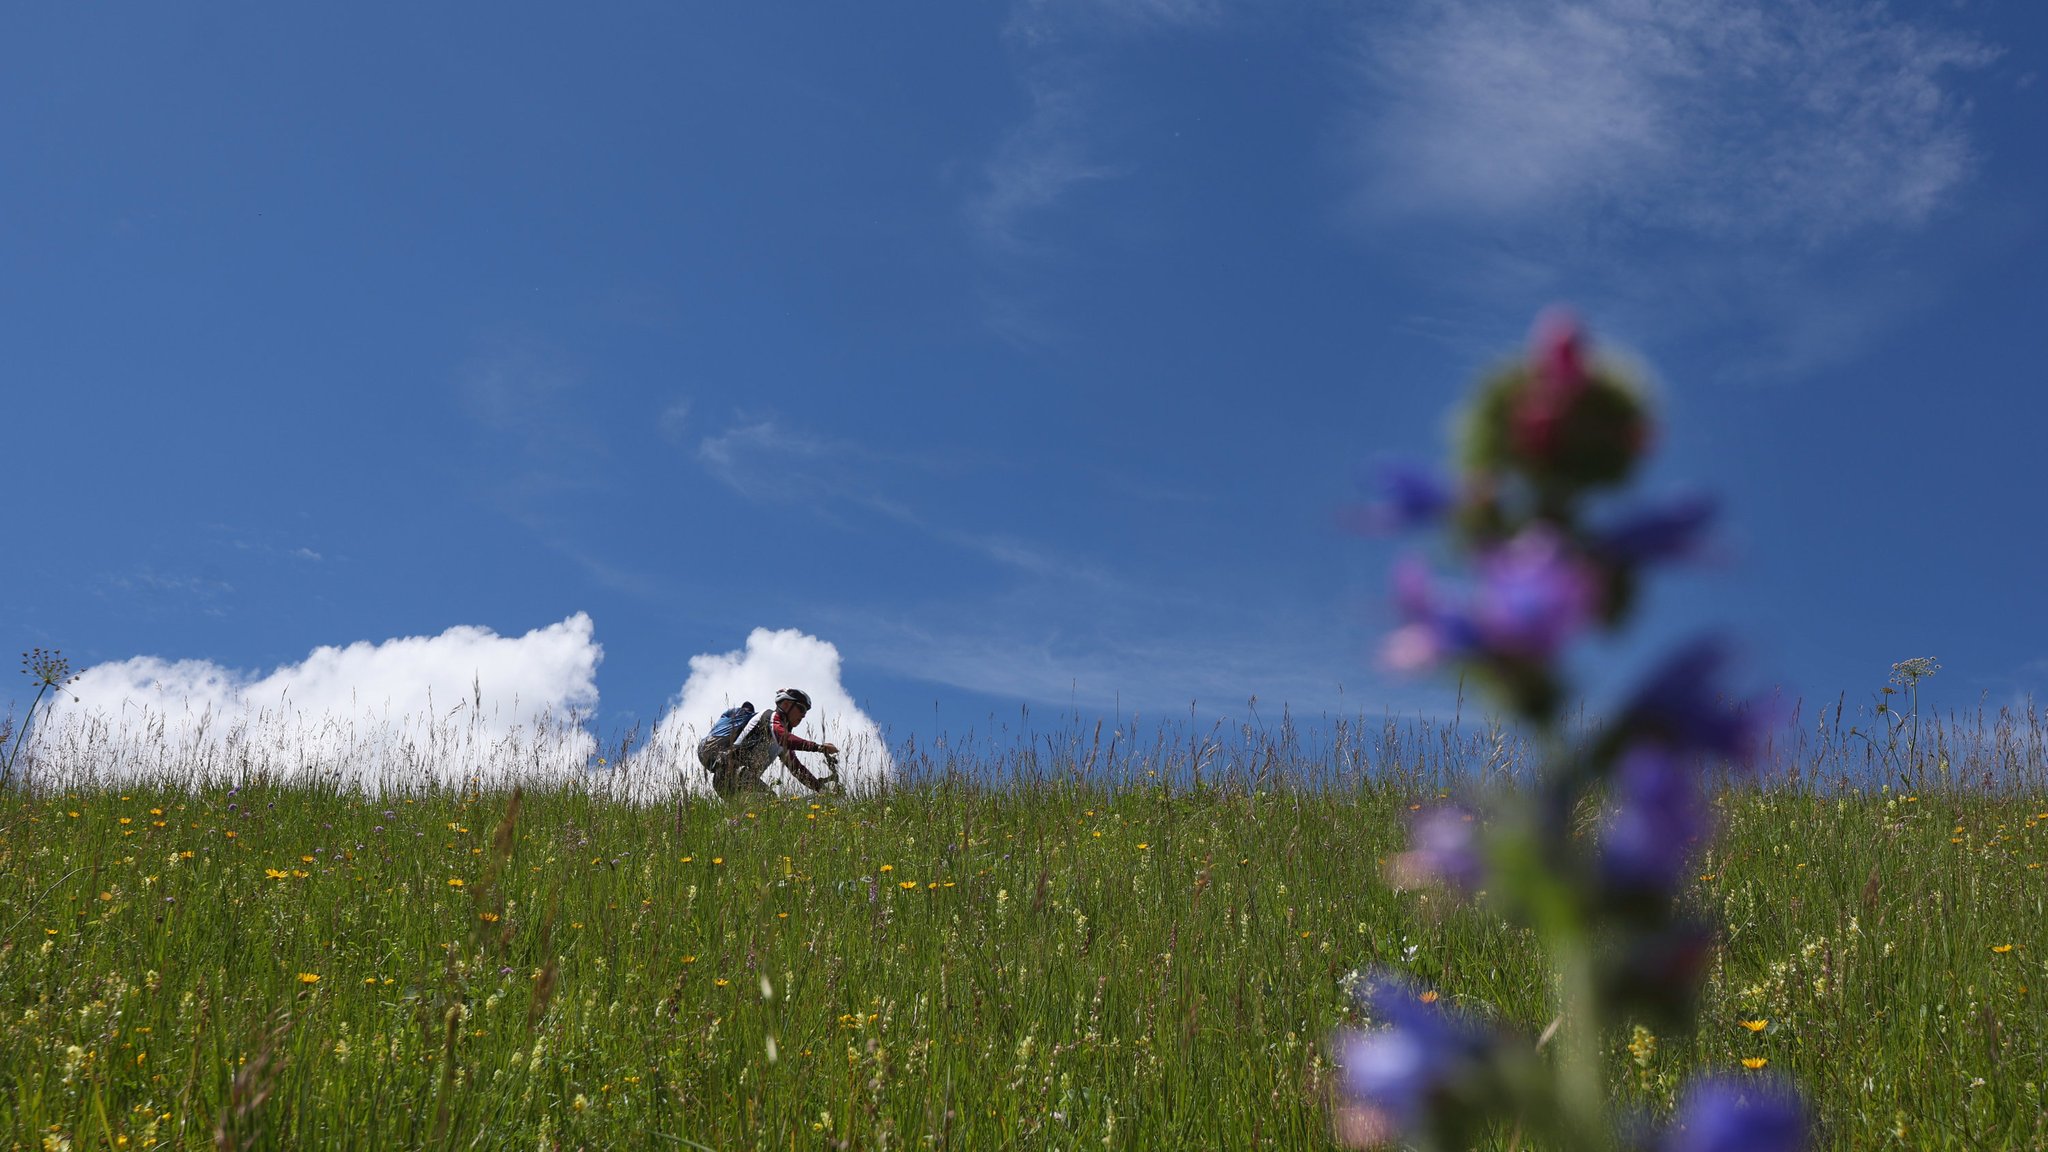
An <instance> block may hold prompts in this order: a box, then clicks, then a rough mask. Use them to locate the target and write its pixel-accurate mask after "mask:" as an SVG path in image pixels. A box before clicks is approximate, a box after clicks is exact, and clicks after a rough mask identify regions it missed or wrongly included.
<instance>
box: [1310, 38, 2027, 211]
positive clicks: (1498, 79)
mask: <svg viewBox="0 0 2048 1152" xmlns="http://www.w3.org/2000/svg"><path fill="white" fill-rule="evenodd" d="M1358 37H1359V42H1360V46H1359V49H1358V52H1357V57H1356V60H1357V65H1358V70H1359V77H1360V79H1361V80H1362V81H1363V82H1364V83H1363V86H1362V98H1361V101H1360V104H1359V107H1358V110H1357V118H1356V120H1355V121H1354V131H1353V133H1352V136H1351V139H1352V140H1353V144H1354V146H1355V149H1356V152H1355V158H1356V160H1357V162H1358V173H1359V179H1360V196H1361V203H1362V206H1364V207H1365V208H1366V209H1368V210H1370V211H1376V212H1391V213H1396V214H1402V215H1424V216H1455V217H1463V218H1473V219H1480V220H1492V221H1502V220H1507V221H1512V220H1515V219H1519V218H1525V217H1528V216H1556V215H1560V214H1563V215H1572V216H1581V217H1585V216H1597V217H1599V218H1601V219H1602V220H1604V221H1607V222H1609V223H1610V224H1619V225H1622V226H1633V227H1642V228H1673V229H1680V230H1685V231H1692V232H1698V233H1704V234H1708V235H1712V236H1717V237H1733V238H1739V239H1752V238H1758V237H1771V238H1776V239H1786V238H1790V239H1793V240H1797V241H1800V242H1805V243H1821V242H1825V241H1828V240H1830V239H1834V238H1837V237H1839V236H1842V235H1844V234H1846V233H1850V232H1854V231H1857V230H1860V229H1865V228H1871V227H1911V226H1914V225H1917V224H1919V223H1921V222H1923V221H1925V220H1926V219H1927V218H1928V217H1929V216H1930V215H1932V214H1933V213H1935V212H1937V211H1938V210H1940V209H1941V208H1942V207H1943V206H1945V205H1946V204H1947V203H1948V202H1949V201H1950V199H1951V197H1952V195H1953V194H1954V192H1955V191H1956V190H1957V189H1958V188H1959V187H1960V186H1962V184H1963V183H1964V182H1965V181H1966V180H1967V179H1968V178H1969V175H1970V173H1971V170H1972V168H1973V166H1974V164H1975V162H1976V159H1977V158H1976V153H1975V149H1974V147H1973V145H1972V143H1971V140H1970V134H1969V124H1968V113H1969V100H1968V98H1967V96H1965V95H1964V94H1963V93H1962V92H1961V91H1960V90H1959V89H1958V87H1957V83H1956V81H1957V79H1958V77H1959V76H1960V75H1961V74H1962V73H1964V72H1967V71H1969V70H1972V69H1976V68H1979V67H1982V66H1983V65H1985V64H1987V63H1989V62H1990V61H1991V60H1992V59H1994V58H1995V56H1996V51H1995V50H1994V49H1993V48H1991V47H1989V46H1987V45H1985V44H1983V43H1981V42H1980V41H1978V40H1977V39H1975V38H1973V37H1970V36H1968V35H1965V34H1962V33H1957V32H1951V31H1946V30H1942V29H1939V28H1935V27H1932V26H1930V25H1928V24H1925V23H1920V22H1915V21H1912V20H1908V19H1905V18H1903V17H1900V16H1897V15H1895V14H1893V13H1892V12H1891V11H1890V10H1889V9H1888V8H1886V7H1885V6H1883V5H1880V4H1860V3H1859V4H1844V3H1821V2H1818V0H1768V2H1767V0H1691V2H1688V3H1682V4H1681V3H1668V2H1664V0H1581V2H1573V3H1566V2H1563V0H1541V2H1535V3H1530V2H1526V0H1513V2H1511V0H1455V2H1451V3H1432V4H1427V5H1420V6H1416V7H1413V8H1411V9H1409V10H1407V12H1406V13H1405V14H1404V15H1402V16H1400V17H1398V18H1393V19H1375V20H1373V21H1371V22H1370V23H1369V24H1366V25H1363V26H1361V27H1360V28H1359V30H1358Z"/></svg>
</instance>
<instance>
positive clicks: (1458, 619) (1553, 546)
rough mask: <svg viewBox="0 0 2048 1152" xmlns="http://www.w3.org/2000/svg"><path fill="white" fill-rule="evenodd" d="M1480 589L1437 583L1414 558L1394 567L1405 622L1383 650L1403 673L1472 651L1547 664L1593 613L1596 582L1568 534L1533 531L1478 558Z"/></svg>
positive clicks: (1396, 601)
mask: <svg viewBox="0 0 2048 1152" xmlns="http://www.w3.org/2000/svg"><path fill="white" fill-rule="evenodd" d="M1477 567H1478V569H1479V585H1478V588H1477V589H1476V590H1475V591H1474V592H1473V593H1472V594H1471V595H1469V596H1467V597H1459V596H1456V595H1454V594H1452V593H1451V592H1449V591H1447V590H1445V589H1442V588H1439V587H1437V585H1436V583H1435V581H1434V579H1433V577H1432V576H1431V575H1430V572H1429V567H1428V566H1427V565H1426V564H1424V563H1423V562H1422V561H1421V560H1419V559H1417V558H1415V557H1413V556H1409V557H1404V558H1402V559H1401V560H1399V561H1398V562H1396V563H1395V565H1394V606H1395V609H1396V610H1397V611H1398V612H1399V613H1400V614H1401V617H1402V620H1403V624H1402V625H1401V627H1400V628H1398V629H1396V630H1395V631H1394V632H1393V633H1392V634H1391V635H1389V636H1388V637H1387V641H1386V645H1385V647H1384V648H1383V649H1382V651H1381V658H1382V659H1383V660H1384V661H1385V662H1386V664H1387V665H1388V666H1389V667H1391V668H1394V669H1396V670H1398V671H1403V672H1412V671H1421V670H1426V669H1428V668H1431V667H1434V666H1435V665H1437V664H1440V663H1442V662H1443V661H1445V660H1452V659H1458V658H1461V657H1466V656H1472V655H1481V654H1483V655H1491V656H1504V657H1511V658H1514V659H1519V660H1531V661H1542V660H1548V659H1550V658H1551V657H1553V656H1555V655H1556V654H1557V652H1558V650H1559V649H1561V648H1563V647H1564V645H1565V644H1566V643H1568V642H1569V641H1570V640H1571V639H1572V638H1573V637H1574V636H1576V635H1578V633H1579V632H1581V631H1582V630H1584V628H1585V627H1586V625H1587V623H1588V622H1589V621H1591V619H1592V617H1593V609H1594V606H1595V604H1596V603H1597V595H1598V591H1599V588H1598V584H1597V581H1596V579H1595V577H1594V574H1593V572H1592V571H1591V570H1590V569H1589V568H1588V567H1587V566H1586V564H1584V563H1583V562H1582V561H1581V560H1580V559H1579V558H1578V557H1577V556H1575V555H1573V553H1572V551H1571V549H1570V547H1569V546H1568V545H1567V544H1566V542H1565V540H1564V538H1563V537H1562V536H1560V535H1558V534H1557V533H1556V532H1555V531H1553V530H1551V529H1550V528H1547V527H1544V526H1541V525H1539V526H1537V527H1534V528H1530V529H1528V530H1526V531H1524V532H1522V533H1521V534H1520V535H1518V536H1516V537H1515V538H1514V539H1512V540H1510V541H1508V542H1507V543H1506V544H1503V545H1501V546H1500V547H1498V548H1495V549H1492V550H1491V551H1489V552H1487V553H1485V554H1484V555H1482V556H1480V557H1479V560H1478V562H1477Z"/></svg>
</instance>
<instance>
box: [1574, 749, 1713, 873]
mask: <svg viewBox="0 0 2048 1152" xmlns="http://www.w3.org/2000/svg"><path fill="white" fill-rule="evenodd" d="M1614 798H1615V801H1616V807H1615V811H1614V814H1613V815H1612V816H1611V817H1609V819H1608V822H1607V828H1606V830H1605V831H1604V832H1602V833H1601V836H1600V872H1601V876H1602V877H1603V878H1604V879H1605V880H1606V881H1607V883H1608V884H1609V885H1611V886H1612V887H1614V888H1616V889H1618V890H1620V891H1624V892H1670V891H1673V890H1675V889H1676V888H1677V887H1678V886H1679V883H1680V881H1682V880H1683V879H1684V877H1685V866H1686V862H1687V861H1688V860H1689V859H1691V857H1692V853H1693V848H1694V845H1695V844H1696V843H1697V842H1698V841H1699V840H1700V839H1702V838H1703V837H1705V836H1706V834H1707V828H1708V825H1707V812H1706V805H1705V804H1704V803H1703V802H1702V801H1701V797H1700V792H1699V785H1698V784H1697V783H1696V782H1695V781H1694V780H1693V777H1692V774H1691V773H1689V772H1687V771H1686V770H1685V769H1684V768H1683V767H1682V766H1680V765H1679V763H1678V762H1677V761H1676V760H1675V759H1673V758H1672V756H1671V753H1670V752H1669V751H1667V750H1665V749H1664V748H1661V747H1658V746H1656V745H1654V744H1646V745H1638V746H1636V747H1635V748H1632V749H1630V750H1629V752H1628V754H1627V755H1625V756H1623V757H1622V759H1621V762H1620V763H1619V764H1617V765H1616V766H1615V769H1614Z"/></svg>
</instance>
